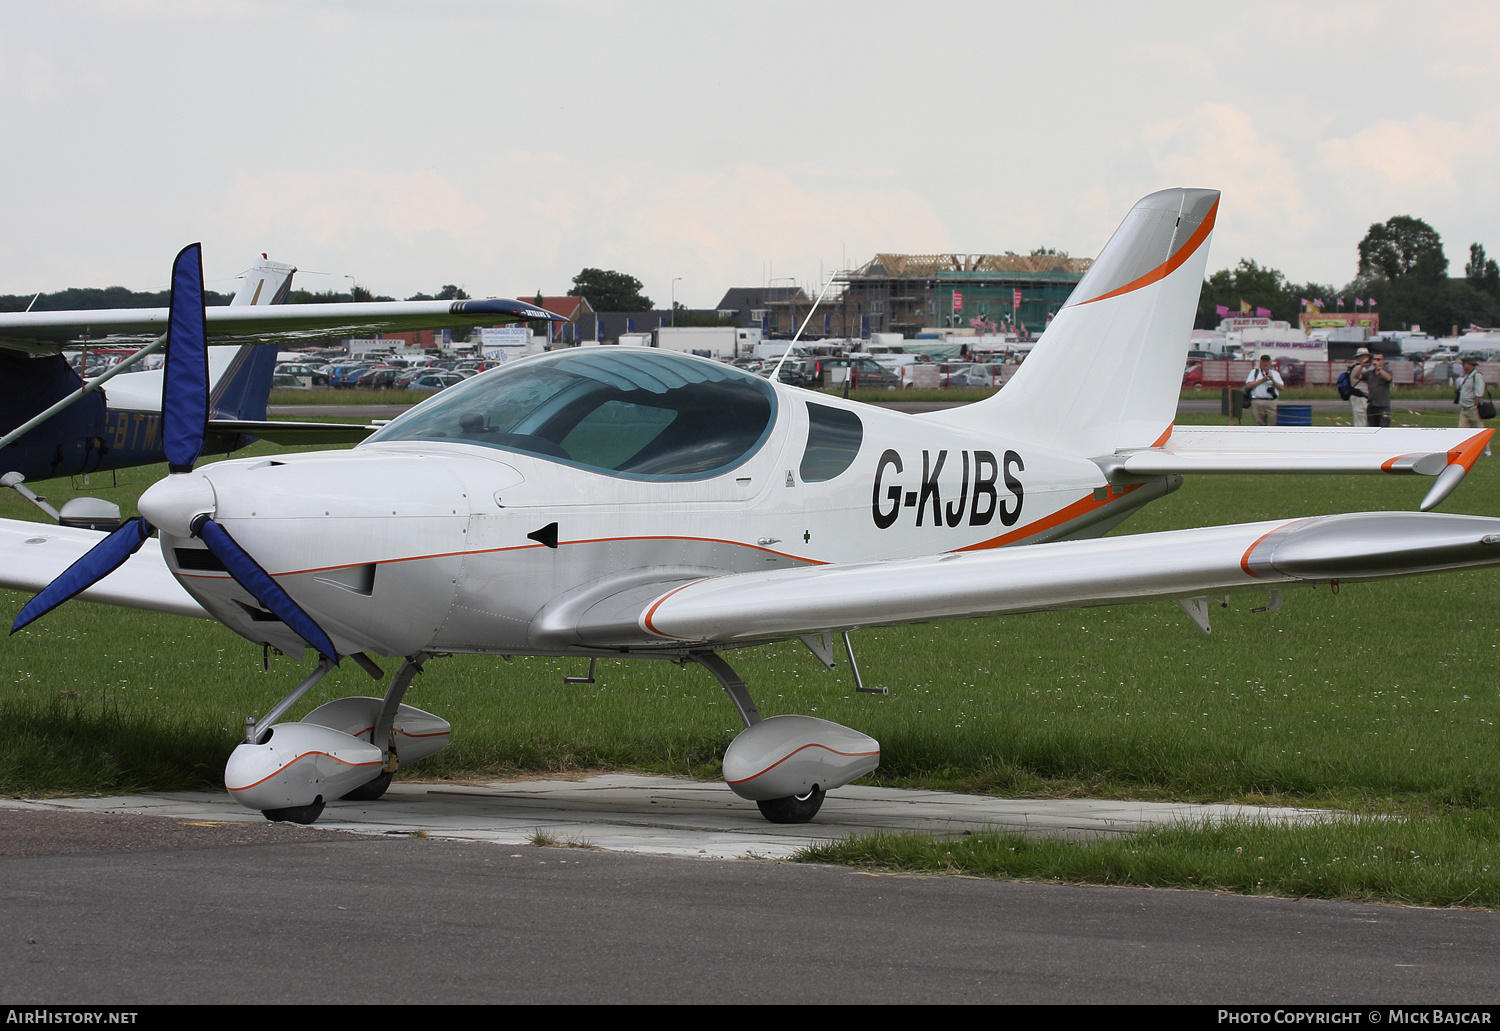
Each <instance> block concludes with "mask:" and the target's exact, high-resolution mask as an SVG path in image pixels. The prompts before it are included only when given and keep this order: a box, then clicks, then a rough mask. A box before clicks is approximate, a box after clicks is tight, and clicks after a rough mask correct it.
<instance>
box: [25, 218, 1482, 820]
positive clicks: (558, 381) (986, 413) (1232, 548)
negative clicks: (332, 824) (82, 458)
mask: <svg viewBox="0 0 1500 1031" xmlns="http://www.w3.org/2000/svg"><path fill="white" fill-rule="evenodd" d="M1218 200H1219V195H1218V193H1217V192H1215V191H1211V190H1193V189H1173V190H1165V191H1162V192H1160V193H1155V194H1152V195H1151V196H1149V197H1146V198H1145V199H1143V200H1142V201H1140V202H1139V203H1138V204H1137V205H1136V206H1135V207H1134V208H1133V209H1132V210H1131V212H1130V214H1129V216H1128V217H1127V218H1126V220H1125V222H1124V223H1123V224H1122V226H1121V227H1120V229H1119V230H1118V231H1117V232H1116V233H1115V235H1114V236H1113V237H1112V238H1111V240H1110V241H1109V243H1108V244H1107V245H1106V246H1105V248H1104V250H1103V252H1102V253H1101V254H1100V255H1099V259H1098V261H1097V262H1095V264H1094V266H1093V267H1092V268H1091V269H1090V271H1089V272H1088V274H1087V275H1086V276H1085V277H1084V278H1083V280H1082V281H1081V282H1080V283H1079V284H1078V286H1077V288H1076V289H1075V290H1074V291H1073V294H1072V296H1071V297H1070V298H1069V300H1068V303H1067V304H1066V305H1065V306H1064V307H1063V309H1062V310H1061V311H1060V312H1059V313H1058V315H1057V317H1056V318H1055V319H1054V321H1053V323H1052V325H1051V326H1050V328H1049V329H1048V330H1047V332H1046V334H1045V335H1044V336H1043V338H1042V340H1041V341H1040V342H1039V343H1038V344H1037V346H1036V347H1035V349H1034V350H1033V351H1032V353H1031V355H1030V357H1029V358H1028V359H1027V360H1026V362H1025V363H1024V364H1023V365H1022V367H1021V369H1020V370H1019V372H1018V373H1017V374H1016V376H1015V377H1014V379H1013V380H1012V381H1011V383H1010V384H1008V385H1007V386H1006V388H1005V389H1004V390H1003V391H1001V392H1000V393H998V394H997V395H995V396H994V397H992V398H990V399H988V400H986V401H982V402H979V403H977V404H972V405H968V406H965V407H962V408H956V409H951V410H948V411H944V412H940V413H935V414H931V415H924V416H911V415H905V414H900V413H896V412H891V411H887V410H884V409H880V408H875V407H870V406H866V405H861V404H857V403H851V402H846V401H842V400H839V399H837V398H834V397H832V396H829V395H826V394H821V393H810V392H808V391H805V390H801V389H797V388H793V387H788V386H785V385H783V384H779V383H775V382H768V381H766V380H763V379H759V378H757V377H754V376H750V375H747V374H744V373H741V372H739V371H738V370H736V369H734V368H731V367H728V366H725V365H721V364H718V363H715V362H711V361H706V360H701V359H698V358H694V357H692V356H690V355H681V354H674V353H667V352H663V351H658V350H652V349H646V348H641V349H632V348H587V349H576V350H575V349H570V350H563V351H554V352H550V353H547V354H542V355H537V356H535V357H532V358H528V359H525V360H522V361H518V362H513V363H509V364H507V365H505V366H503V367H502V368H500V369H497V370H494V371H492V372H489V373H486V374H484V375H481V376H478V377H475V378H474V379H471V380H469V381H468V382H466V383H464V384H462V385H460V386H456V387H453V388H450V389H448V390H445V391H443V392H442V393H441V394H438V395H436V396H435V397H434V398H432V399H431V400H429V401H427V402H425V403H423V404H421V405H419V406H417V407H416V408H414V409H413V410H411V411H409V412H408V413H406V414H405V415H403V416H402V417H400V418H399V419H396V420H395V421H393V422H392V423H390V424H389V425H388V426H386V427H385V428H384V429H383V430H381V431H380V432H378V433H376V434H375V435H374V436H372V437H370V438H369V439H368V440H366V441H365V442H364V443H362V444H361V445H359V446H358V447H356V448H354V449H353V450H349V451H337V452H326V453H312V454H298V455H288V456H285V457H281V458H256V459H245V460H238V461H226V462H220V463H217V464H214V465H211V466H208V467H205V468H203V469H198V470H194V469H193V468H192V464H193V460H194V458H195V457H196V446H197V444H198V441H199V440H200V439H201V431H200V430H199V429H198V427H199V425H200V423H201V415H198V414H196V412H197V411H198V410H199V409H201V400H200V398H201V394H202V392H203V388H202V385H201V374H200V373H194V372H193V371H192V370H193V368H194V365H193V363H192V361H191V360H188V359H187V358H184V357H183V355H188V356H190V355H191V354H192V353H193V347H194V345H193V342H192V334H193V326H192V324H191V323H192V319H191V318H190V317H188V316H190V314H191V313H190V312H186V313H183V315H182V318H181V322H182V327H181V328H180V329H179V327H178V313H177V312H176V311H175V310H174V314H173V319H174V323H173V330H172V338H171V344H170V346H169V348H168V372H167V377H166V386H165V393H166V403H165V404H164V409H165V412H166V417H167V423H168V426H167V437H168V450H169V454H170V455H171V462H172V468H173V470H174V471H173V472H172V473H171V474H170V475H169V476H168V477H167V478H166V479H165V480H163V481H162V482H160V483H158V484H156V485H154V486H152V487H151V488H150V489H149V490H148V491H147V492H146V493H145V494H144V495H142V497H141V499H140V511H141V513H142V515H143V517H144V518H143V519H141V520H137V521H134V522H132V523H130V524H127V525H126V526H125V527H123V528H122V529H121V530H119V531H117V532H116V533H115V534H114V535H112V536H111V537H109V538H105V539H104V540H103V541H102V542H101V540H100V537H99V535H98V534H95V533H91V532H89V531H85V530H67V529H65V528H58V529H52V528H47V529H45V530H44V529H40V528H38V526H37V525H35V524H18V523H5V524H3V525H0V548H3V549H4V554H5V556H6V558H5V561H4V563H3V570H4V573H3V576H0V582H3V583H4V584H5V585H6V586H13V587H26V588H31V589H38V588H42V591H41V593H40V594H39V595H38V596H37V597H36V598H35V599H33V600H32V602H31V603H29V604H28V605H27V606H26V608H25V609H24V610H23V611H22V613H21V615H20V617H18V619H17V626H18V627H19V626H21V625H24V624H25V623H26V622H29V621H30V620H31V619H34V618H36V616H38V615H39V614H41V613H42V612H45V611H46V610H47V609H48V608H50V607H51V606H53V605H56V604H58V603H60V602H61V601H62V600H65V599H66V598H68V597H71V596H73V595H74V594H78V595H79V596H81V597H83V598H91V599H94V600H98V601H103V602H109V603H113V604H120V605H133V606H138V607H144V608H151V609H157V610H160V611H165V612H175V613H179V614H182V615H195V616H207V617H209V618H213V619H217V620H219V621H220V622H222V623H224V624H225V625H227V626H229V627H230V628H231V629H233V630H234V631H236V632H237V633H239V634H240V635H241V636H243V637H245V638H246V639H247V640H249V641H251V642H254V643H256V644H261V645H265V646H269V647H273V648H277V649H280V650H281V651H284V652H290V653H293V654H300V653H302V652H303V650H304V648H305V647H307V646H311V647H312V648H313V649H315V650H316V651H317V652H318V654H319V656H320V657H319V662H318V665H317V668H316V669H314V670H313V671H312V672H311V674H310V675H308V676H307V678H306V679H305V680H303V681H302V682H301V683H300V684H299V685H297V687H296V688H295V689H294V690H293V691H292V692H291V693H290V694H288V695H287V696H286V697H285V698H283V699H282V700H281V701H280V702H278V703H277V704H276V705H275V706H273V707H272V708H271V710H270V711H269V712H268V713H267V715H266V716H264V717H263V718H261V719H260V720H255V721H247V731H246V738H245V741H244V743H243V744H241V745H239V747H238V748H237V749H236V750H235V752H234V754H233V756H232V757H231V759H230V761H229V765H228V768H227V770H226V774H225V780H226V785H227V787H228V789H229V791H230V793H231V795H232V796H233V797H234V798H235V799H236V800H238V801H239V802H240V803H242V804H244V805H246V806H248V807H250V808H253V809H259V810H262V811H264V812H265V814H266V815H267V816H268V817H269V818H271V819H284V820H296V821H301V822H310V821H312V820H314V819H316V818H317V816H318V815H319V813H320V812H321V811H322V808H323V806H324V803H325V802H327V801H331V800H333V799H336V798H339V797H353V798H363V799H373V798H378V797H379V796H380V794H381V793H382V792H383V791H384V790H385V788H386V786H387V785H388V784H389V782H390V777H391V774H392V773H393V772H394V771H395V770H396V768H397V767H398V766H399V765H405V764H409V763H411V762H413V761H415V760H416V759H419V758H421V757H422V756H423V755H426V754H430V753H431V752H433V751H435V750H436V749H438V748H440V747H442V746H443V745H444V744H446V743H447V740H448V734H449V727H448V724H447V723H446V722H445V721H443V720H441V719H439V718H438V717H435V716H432V715H430V714H428V713H424V712H422V711H420V710H417V709H414V708H412V707H410V706H406V705H404V704H402V698H403V696H404V693H405V691H406V689H407V687H408V685H409V684H410V683H411V680H412V678H413V676H414V675H415V674H416V673H417V672H418V671H419V670H420V669H421V668H422V666H423V665H424V664H425V663H426V662H428V661H429V660H431V659H432V658H434V657H435V656H439V655H443V654H449V653H456V652H467V653H483V654H500V655H514V654H530V655H554V656H562V655H567V656H581V657H587V658H591V659H597V658H598V657H600V656H613V657H633V658H656V659H669V660H675V661H678V662H683V663H686V662H689V661H691V662H695V663H698V664H700V665H702V666H703V667H704V668H706V669H707V670H708V671H709V672H710V673H711V674H712V675H713V676H715V677H716V678H717V679H718V681H719V682H720V684H721V685H722V686H723V687H724V689H725V690H726V691H727V692H728V694H729V696H730V698H731V699H732V700H733V701H734V704H735V706H736V707H737V708H738V710H739V714H740V716H741V717H742V719H743V722H744V724H745V729H744V731H743V732H741V733H740V735H739V736H738V737H737V738H735V740H734V741H733V742H732V743H731V744H730V746H729V748H728V750H727V752H726V754H725V756H724V763H723V766H724V776H725V779H726V780H727V781H728V783H729V785H730V786H731V787H732V788H733V789H734V791H735V792H737V793H738V794H739V795H741V796H742V797H744V798H747V799H751V800H754V801H755V802H756V803H757V805H758V806H759V808H760V810H761V811H762V813H763V814H764V815H765V816H766V817H767V818H769V819H771V820H773V821H779V822H801V821H805V820H808V819H811V818H812V817H813V815H814V814H815V813H816V812H817V809H818V807H819V805H820V804H821V803H822V800H823V797H824V794H825V792H827V791H830V790H833V789H835V788H838V787H840V786H842V785H844V784H847V783H848V782H849V781H851V780H853V779H854V778H856V777H858V776H860V775H862V774H864V773H867V772H869V771H870V770H872V769H874V768H875V766H876V765H877V764H878V761H879V744H878V743H877V742H876V741H874V740H873V739H871V738H869V737H867V736H866V735H864V734H861V733H859V732H858V731H856V730H853V729H850V728H847V727H842V726H839V725H837V724H834V723H830V722H827V721H824V720H819V719H814V718H811V717H807V716H797V715H783V716H774V717H770V718H766V719H762V718H761V716H760V714H759V712H758V710H757V708H756V705H755V702H754V700H753V698H752V696H751V693H750V691H749V690H748V688H747V687H746V685H745V684H744V683H743V682H742V681H741V680H740V679H739V677H738V676H736V674H735V673H734V671H733V669H732V668H731V666H730V665H729V663H728V662H727V661H726V659H725V657H724V655H725V652H727V651H730V650H732V649H735V648H741V647H747V646H753V645H759V644H765V643H768V642H772V641H778V640H788V639H793V638H800V639H801V640H802V641H803V642H805V643H806V644H807V646H808V648H809V650H810V651H811V652H812V653H813V654H814V655H815V656H816V657H817V658H818V659H819V660H820V661H822V662H823V663H824V664H825V665H827V666H829V667H830V668H832V665H833V662H834V649H833V637H834V635H835V634H837V633H842V634H843V639H844V643H845V645H846V647H847V645H848V632H849V631H851V630H855V629H859V628H862V627H873V626H886V625H893V624H902V623H917V622H924V621H930V620H938V619H955V618H961V617H969V616H978V615H988V614H1000V613H1012V612H1027V611H1036V610H1043V609H1058V608H1073V607H1083V606H1092V605H1105V604H1114V603H1118V602H1126V601H1145V600H1157V599H1160V600H1168V599H1170V600H1176V601H1178V602H1179V603H1180V604H1182V606H1183V608H1184V609H1185V610H1186V611H1187V612H1188V613H1189V614H1190V615H1191V616H1192V617H1193V618H1194V620H1195V621H1196V622H1197V623H1198V624H1199V625H1200V626H1201V627H1202V628H1203V629H1204V630H1207V629H1208V623H1207V607H1208V599H1209V598H1220V597H1222V596H1224V595H1225V594H1228V593H1231V592H1244V591H1259V592H1269V593H1270V596H1271V600H1270V603H1269V604H1268V605H1267V606H1265V607H1267V608H1274V607H1275V606H1276V605H1277V604H1279V602H1280V592H1281V590H1282V589H1283V588H1285V587H1289V586H1294V585H1311V584H1317V583H1326V582H1329V581H1348V580H1366V579H1376V578H1381V577H1389V576H1400V575H1406V574H1412V573H1421V572H1428V571H1433V570H1447V569H1460V568H1469V567H1475V566H1483V565H1494V564H1497V563H1500V519H1490V518H1480V517H1473V516H1460V515H1446V514H1439V513H1434V512H1430V511H1423V512H1394V513H1391V512H1381V513H1355V514H1347V515H1338V516H1327V517H1318V518H1307V519H1281V520H1273V521H1268V522H1256V523H1244V524H1237V525H1229V526H1212V527H1204V528H1200V529H1192V530H1179V531H1173V532H1168V533H1150V534H1140V535H1136V536H1123V537H1113V538H1106V537H1103V536H1102V535H1103V534H1104V533H1105V532H1107V531H1108V530H1109V529H1111V528H1112V527H1114V526H1116V525H1117V524H1118V523H1120V521H1121V520H1123V519H1125V518H1126V517H1127V516H1129V515H1130V514H1131V513H1132V512H1134V511H1135V510H1136V509H1138V508H1140V507H1141V506H1142V505H1144V504H1145V503H1146V502H1148V501H1150V500H1152V499H1154V498H1158V497H1161V496H1162V495H1164V494H1166V493H1168V492H1170V491H1171V490H1173V489H1175V488H1176V487H1177V486H1178V485H1179V484H1180V483H1181V476H1183V475H1184V474H1188V473H1216V472H1219V473H1243V472H1263V473H1289V472H1294V473H1324V474H1333V473H1372V474H1376V473H1383V474H1397V475H1400V474H1416V475H1427V476H1432V477H1434V482H1433V486H1432V488H1431V490H1430V491H1429V492H1428V494H1427V497H1426V498H1425V499H1424V501H1423V504H1422V508H1423V509H1424V510H1426V509H1431V508H1432V507H1433V506H1435V505H1437V504H1438V503H1439V502H1441V500H1442V499H1443V498H1444V497H1445V496H1447V494H1448V493H1449V492H1451V491H1452V490H1453V488H1454V487H1455V486H1456V485H1457V484H1458V482H1459V481H1460V480H1461V479H1462V478H1463V476H1464V474H1465V472H1466V471H1467V470H1468V469H1469V468H1470V467H1471V466H1472V464H1473V462H1474V461H1475V459H1476V458H1477V457H1478V455H1479V454H1480V452H1481V451H1482V449H1483V448H1484V446H1485V443H1486V442H1487V440H1488V438H1489V436H1490V432H1491V431H1489V430H1479V431H1475V430H1441V429H1294V428H1265V429H1251V428H1227V427H1226V428H1223V429H1220V428H1196V427H1195V428H1181V429H1174V427H1173V425H1172V423H1173V419H1174V417H1175V412H1176V405H1177V399H1178V391H1179V388H1180V382H1181V375H1182V368H1183V364H1184V361H1185V357H1186V349H1187V346H1188V337H1189V331H1190V329H1191V327H1192V322H1193V317H1194V313H1195V310H1196V306H1197V299H1198V293H1199V288H1200V284H1201V283H1202V281H1203V275H1204V268H1205V264H1206V261H1207V252H1208V242H1209V237H1210V235H1211V233H1212V230H1213V226H1214V221H1215V218H1216V216H1217V213H1218ZM344 307H347V306H344ZM273 314H274V312H273ZM179 348H180V349H181V351H182V355H179V354H178V349H179ZM179 373H180V375H179ZM195 375H197V376H198V379H197V380H195V379H194V376H195ZM195 406H196V407H195ZM179 408H180V409H182V410H183V413H184V414H179V415H175V416H174V412H176V411H178V409H179ZM153 528H155V529H156V530H157V531H159V539H156V540H152V539H149V538H148V535H149V534H150V532H151V530H152V529H153ZM1011 545H1027V546H1025V547H1012V546H1011ZM80 556H81V557H80ZM131 556H133V557H131ZM372 656H387V657H391V658H397V659H399V660H400V666H399V668H398V670H397V671H396V673H395V674H394V676H393V677H392V678H391V682H390V685H389V688H388V689H387V691H386V692H385V695H384V697H383V698H343V699H338V700H335V701H330V702H328V703H326V704H324V705H322V706H320V707H318V708H317V709H315V710H314V711H313V712H311V713H310V714H309V715H308V716H306V717H305V718H303V719H302V720H301V721H300V722H295V723H280V722H277V721H278V720H279V719H280V718H281V717H282V716H283V715H284V714H285V713H286V712H287V711H288V710H289V709H290V708H291V706H292V705H294V704H295V703H296V702H297V701H298V699H300V698H301V697H302V696H303V695H304V694H305V693H306V692H307V691H308V690H309V689H311V688H312V687H313V685H315V684H316V683H317V682H318V680H319V679H320V678H321V677H322V676H323V674H324V673H326V672H327V670H328V669H329V668H331V666H332V664H333V663H335V662H336V661H338V660H339V659H341V658H350V659H352V660H353V661H356V662H358V663H359V664H360V665H361V666H362V667H364V668H365V669H367V670H368V671H370V672H371V674H372V676H383V674H382V673H381V671H380V668H379V667H378V666H377V665H376V663H375V662H374V661H373V659H372ZM850 659H851V663H852V659H853V656H852V653H851V654H850ZM591 668H592V667H591ZM856 677H857V673H856Z"/></svg>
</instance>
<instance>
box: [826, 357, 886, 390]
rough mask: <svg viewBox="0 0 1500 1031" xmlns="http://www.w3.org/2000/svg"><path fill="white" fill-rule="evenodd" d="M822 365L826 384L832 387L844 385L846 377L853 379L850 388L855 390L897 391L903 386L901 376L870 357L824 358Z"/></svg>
mask: <svg viewBox="0 0 1500 1031" xmlns="http://www.w3.org/2000/svg"><path fill="white" fill-rule="evenodd" d="M822 364H823V375H824V379H825V382H827V383H828V384H829V385H830V386H840V385H842V384H843V382H844V377H845V376H850V377H852V378H851V379H850V381H849V386H850V388H851V389H854V390H859V389H861V388H863V389H866V390H868V389H870V388H884V389H885V390H895V389H897V388H898V387H900V386H901V376H900V375H899V374H898V373H895V372H892V371H891V370H890V369H887V368H885V367H884V366H882V365H880V364H879V363H877V362H876V361H875V359H873V358H870V357H864V358H824V359H823V360H822Z"/></svg>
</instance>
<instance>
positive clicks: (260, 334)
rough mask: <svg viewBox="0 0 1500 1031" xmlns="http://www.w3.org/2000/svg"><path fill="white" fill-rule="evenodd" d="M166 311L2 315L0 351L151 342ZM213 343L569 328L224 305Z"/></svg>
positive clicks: (449, 315) (529, 308) (397, 309)
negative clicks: (115, 340) (122, 339)
mask: <svg viewBox="0 0 1500 1031" xmlns="http://www.w3.org/2000/svg"><path fill="white" fill-rule="evenodd" d="M167 314H168V310H167V309H166V308H111V309H104V310H99V311H30V312H7V313H0V346H4V345H9V346H12V347H16V348H19V349H22V350H25V351H27V352H28V353H42V352H44V351H50V350H56V349H57V348H58V347H60V346H61V345H62V344H64V343H67V342H68V341H71V340H76V339H78V338H80V337H102V336H109V335H118V334H124V335H134V336H144V335H149V336H155V335H157V334H160V333H163V332H165V331H166V326H167ZM205 316H206V320H207V321H206V329H207V332H208V336H209V339H210V342H212V343H216V344H226V343H257V342H258V343H286V342H287V341H291V340H301V339H315V338H319V337H330V336H334V337H336V336H340V335H343V336H349V335H353V334H355V333H358V334H360V335H364V334H368V333H395V332H401V331H404V330H413V329H444V328H455V327H461V326H474V325H480V324H485V325H490V324H496V323H501V322H517V321H523V322H533V321H534V322H566V321H567V319H565V318H564V317H563V316H561V315H557V314H554V313H553V312H550V311H547V310H545V309H543V308H539V307H537V306H536V305H534V304H529V303H527V302H525V301H512V300H506V299H503V298H489V299H486V300H477V301H475V300H470V301H372V302H367V303H362V304H278V305H222V306H216V307H213V308H207V309H205Z"/></svg>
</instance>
